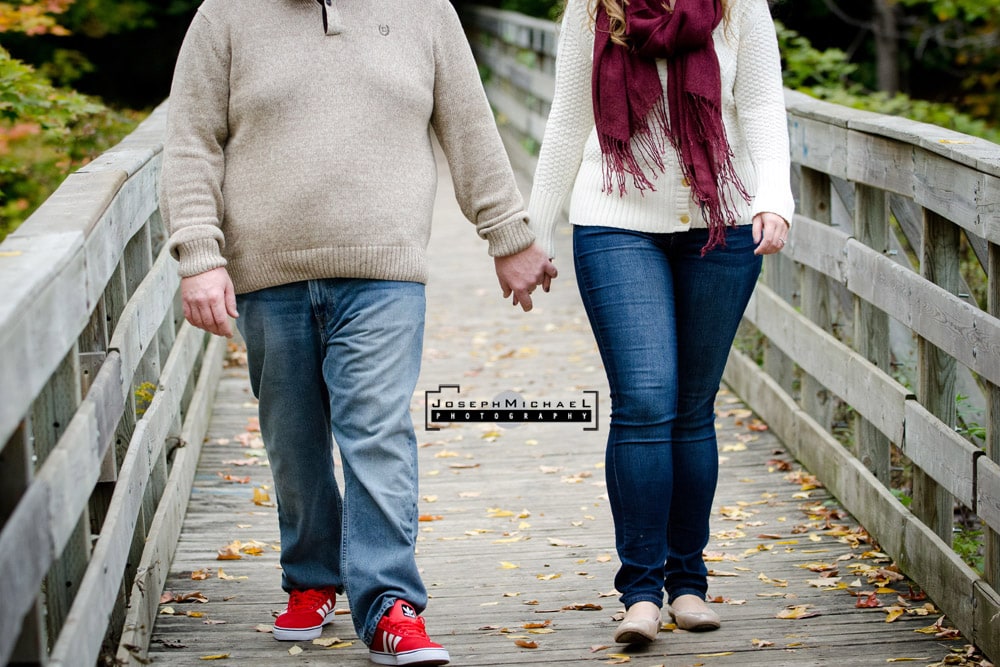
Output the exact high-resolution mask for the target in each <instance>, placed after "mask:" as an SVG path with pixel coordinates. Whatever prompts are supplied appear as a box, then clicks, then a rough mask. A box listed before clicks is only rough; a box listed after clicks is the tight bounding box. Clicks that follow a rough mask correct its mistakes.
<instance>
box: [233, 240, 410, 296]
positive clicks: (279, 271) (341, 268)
mask: <svg viewBox="0 0 1000 667" xmlns="http://www.w3.org/2000/svg"><path fill="white" fill-rule="evenodd" d="M228 260H229V266H228V267H227V269H228V270H229V276H230V278H232V280H233V286H234V287H235V289H236V293H237V294H245V293H247V292H255V291H257V290H261V289H265V288H267V287H277V286H278V285H287V284H289V283H297V282H302V281H306V280H321V279H324V278H362V279H368V280H395V281H404V282H416V283H426V282H427V259H426V256H425V253H424V252H423V251H422V250H420V249H417V248H410V247H404V246H354V247H352V246H348V247H334V248H310V249H307V250H293V251H289V252H283V253H269V254H266V255H250V256H247V255H242V256H239V257H230V258H228Z"/></svg>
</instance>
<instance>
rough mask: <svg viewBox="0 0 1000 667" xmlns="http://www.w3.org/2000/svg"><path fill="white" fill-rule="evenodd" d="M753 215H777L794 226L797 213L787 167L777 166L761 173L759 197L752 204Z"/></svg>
mask: <svg viewBox="0 0 1000 667" xmlns="http://www.w3.org/2000/svg"><path fill="white" fill-rule="evenodd" d="M751 213H752V214H753V215H757V214H758V213H775V214H777V215H780V216H781V217H782V218H784V219H785V222H787V223H788V224H789V225H791V224H792V216H793V215H794V213H795V198H794V197H793V196H792V190H791V187H790V179H789V175H788V171H787V165H775V166H774V167H772V168H765V169H761V170H760V171H759V175H758V182H757V195H756V196H755V197H754V200H753V203H752V209H751Z"/></svg>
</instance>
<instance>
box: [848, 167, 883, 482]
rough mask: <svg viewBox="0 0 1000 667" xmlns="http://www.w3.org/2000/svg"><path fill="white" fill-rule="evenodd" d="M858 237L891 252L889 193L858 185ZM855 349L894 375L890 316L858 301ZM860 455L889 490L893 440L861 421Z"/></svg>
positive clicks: (858, 425)
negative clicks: (891, 370) (890, 350)
mask: <svg viewBox="0 0 1000 667" xmlns="http://www.w3.org/2000/svg"><path fill="white" fill-rule="evenodd" d="M854 236H855V238H856V239H857V240H858V241H860V242H862V243H864V244H865V245H866V246H868V247H869V248H872V249H874V250H875V251H877V252H880V253H883V254H884V253H886V252H887V251H888V250H889V203H888V200H887V199H886V195H885V191H883V190H879V189H877V188H873V187H870V186H867V185H858V186H857V188H856V190H855V199H854ZM854 346H855V349H856V350H857V351H858V352H859V353H861V354H862V355H864V357H865V358H866V359H868V361H870V362H872V363H873V364H875V365H876V366H878V367H879V368H881V369H882V370H883V371H885V372H887V373H888V372H889V371H890V367H889V361H890V355H889V316H888V315H886V314H885V313H884V312H883V311H881V310H879V309H878V308H877V307H875V306H873V305H872V304H870V303H868V302H867V301H865V300H864V299H860V298H858V297H854ZM854 433H855V437H856V438H857V450H856V455H857V457H858V459H860V460H861V462H862V463H864V465H865V467H867V468H868V469H869V470H870V471H871V472H872V474H874V475H875V477H877V478H878V479H879V481H881V482H882V483H883V484H885V485H886V486H888V485H889V482H890V478H889V473H890V449H889V439H888V438H887V437H885V435H883V434H882V432H881V431H879V430H878V428H876V427H875V426H874V425H873V424H872V423H871V422H869V421H868V420H866V419H864V418H862V417H860V416H859V417H857V418H856V420H855V429H854Z"/></svg>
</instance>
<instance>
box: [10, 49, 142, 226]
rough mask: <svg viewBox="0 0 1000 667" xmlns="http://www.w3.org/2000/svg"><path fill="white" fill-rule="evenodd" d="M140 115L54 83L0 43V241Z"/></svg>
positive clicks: (128, 127) (129, 129)
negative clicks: (12, 55)
mask: <svg viewBox="0 0 1000 667" xmlns="http://www.w3.org/2000/svg"><path fill="white" fill-rule="evenodd" d="M139 116H140V114H138V113H135V112H120V111H115V110H113V109H110V108H108V107H106V106H105V105H103V104H102V103H100V102H99V101H97V100H95V99H92V98H89V97H87V96H85V95H81V94H79V93H77V92H75V91H72V90H68V89H64V88H57V87H55V86H53V85H52V84H51V82H50V81H49V80H48V78H46V77H45V76H43V75H42V74H40V73H39V72H37V71H36V70H34V69H33V68H32V67H30V66H28V65H26V64H24V63H22V62H20V61H18V60H15V59H13V58H11V56H10V54H9V53H8V52H7V51H6V50H5V49H3V48H0V240H3V238H4V237H6V235H7V234H9V233H10V232H11V231H13V230H14V229H15V228H16V227H17V226H18V225H19V224H21V222H23V221H24V220H25V219H26V218H27V217H28V216H29V215H30V214H31V213H32V212H33V211H34V210H35V209H36V208H38V206H39V205H40V204H41V203H42V202H43V201H44V200H45V198H46V197H48V196H49V195H50V194H51V193H52V191H53V190H55V189H56V187H58V186H59V184H60V183H61V182H62V181H63V179H64V178H65V177H66V176H67V175H68V174H70V173H71V172H72V171H74V170H75V169H77V168H79V167H80V166H82V165H84V164H86V163H87V162H89V161H90V160H92V159H93V158H94V157H96V156H98V155H100V154H101V153H102V152H103V151H105V150H107V149H108V148H110V147H111V146H113V145H114V144H115V143H117V142H118V141H119V140H121V138H122V137H124V136H125V135H127V134H128V133H129V132H130V131H132V129H133V128H134V127H135V125H136V123H137V122H138V120H139Z"/></svg>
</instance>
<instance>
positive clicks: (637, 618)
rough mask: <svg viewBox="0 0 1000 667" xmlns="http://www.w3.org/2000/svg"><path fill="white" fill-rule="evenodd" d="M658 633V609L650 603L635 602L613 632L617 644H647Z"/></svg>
mask: <svg viewBox="0 0 1000 667" xmlns="http://www.w3.org/2000/svg"><path fill="white" fill-rule="evenodd" d="M659 631H660V608H659V607H657V606H656V605H655V604H653V603H652V602H647V601H643V602H636V603H635V604H634V605H632V606H631V607H629V608H628V610H627V611H626V612H625V618H624V619H623V620H622V622H621V624H619V626H618V629H617V630H615V641H616V642H618V643H619V644H648V643H649V642H651V641H653V640H654V639H656V633H657V632H659Z"/></svg>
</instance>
